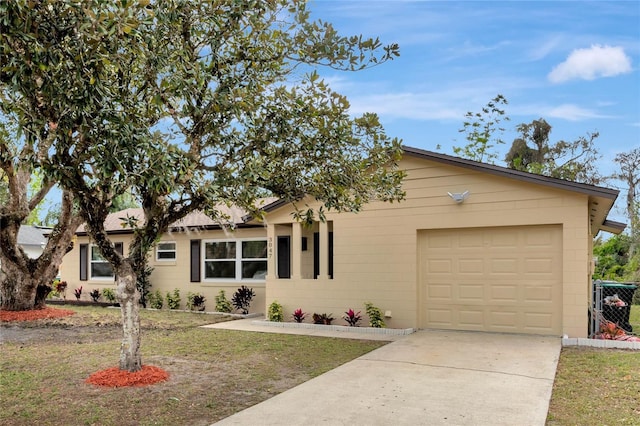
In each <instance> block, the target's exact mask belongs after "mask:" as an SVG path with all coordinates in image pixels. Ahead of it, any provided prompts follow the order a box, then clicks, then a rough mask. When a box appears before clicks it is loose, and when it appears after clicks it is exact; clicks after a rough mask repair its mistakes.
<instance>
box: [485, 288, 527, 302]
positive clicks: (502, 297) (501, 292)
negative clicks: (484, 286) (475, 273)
mask: <svg viewBox="0 0 640 426" xmlns="http://www.w3.org/2000/svg"><path fill="white" fill-rule="evenodd" d="M518 290H519V287H518V286H516V285H492V286H491V300H496V301H503V302H504V301H508V302H513V303H516V302H517V301H518V299H519V298H520V297H519V295H518Z"/></svg>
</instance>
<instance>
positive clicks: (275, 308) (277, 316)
mask: <svg viewBox="0 0 640 426" xmlns="http://www.w3.org/2000/svg"><path fill="white" fill-rule="evenodd" d="M267 318H268V319H269V321H273V322H282V321H284V310H283V309H282V305H281V304H279V303H278V301H277V300H274V301H273V302H272V303H271V304H270V305H269V309H268V310H267Z"/></svg>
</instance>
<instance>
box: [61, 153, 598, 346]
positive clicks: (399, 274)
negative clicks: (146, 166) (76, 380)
mask: <svg viewBox="0 0 640 426" xmlns="http://www.w3.org/2000/svg"><path fill="white" fill-rule="evenodd" d="M401 167H403V168H404V169H405V170H407V173H408V175H407V178H406V179H405V182H404V189H405V190H406V193H407V197H406V200H405V201H403V202H401V203H393V204H389V203H381V202H372V203H370V204H369V205H367V206H365V208H364V209H363V211H362V212H360V213H358V214H351V213H342V214H337V213H332V212H328V213H327V215H326V218H327V222H326V223H315V224H313V226H312V227H309V228H307V227H303V226H302V225H301V224H299V223H294V222H293V219H292V216H291V212H292V207H290V206H285V207H282V208H280V209H278V210H275V211H273V212H270V213H268V215H267V218H266V222H265V227H259V228H252V229H239V230H237V231H235V233H233V234H229V233H225V232H223V231H219V230H218V231H201V232H199V233H195V234H194V233H191V234H189V233H173V234H168V235H167V236H166V237H164V238H162V241H174V242H176V244H177V250H178V251H177V259H176V261H175V262H161V261H156V260H155V253H153V254H152V256H153V257H152V260H151V262H150V265H151V266H153V267H154V268H155V270H154V272H153V274H152V276H151V282H152V284H153V287H152V290H153V291H155V290H160V291H161V292H162V293H163V295H164V294H166V292H168V291H172V290H173V289H174V288H180V290H181V294H182V299H183V306H184V301H185V300H186V294H187V292H188V291H192V292H201V293H203V294H204V295H205V297H206V298H207V302H206V305H207V310H213V308H214V306H215V300H214V298H215V295H216V294H217V293H218V291H219V290H220V289H223V290H225V291H226V293H227V298H229V299H230V298H231V295H232V294H233V292H235V290H236V289H237V288H238V287H239V286H240V285H242V284H245V285H247V286H250V287H252V288H253V289H254V290H255V291H256V293H257V296H256V298H255V299H254V301H253V303H252V307H251V311H252V312H266V309H267V306H268V305H269V304H270V303H271V302H273V301H278V302H279V303H281V304H282V305H283V307H284V312H285V319H287V320H288V319H290V316H291V314H292V312H293V311H294V310H295V309H297V308H302V310H303V311H304V312H307V313H308V314H309V318H308V319H307V321H310V320H311V319H310V317H311V314H312V313H314V312H315V313H331V314H333V317H334V318H336V320H335V321H334V324H345V322H344V321H343V320H342V319H341V316H342V315H343V314H344V312H345V311H346V310H348V309H349V308H352V309H354V310H356V311H358V310H360V311H362V312H363V314H364V306H363V304H364V302H372V303H373V304H374V305H375V306H377V307H379V308H380V309H381V310H382V311H383V312H385V311H389V312H390V317H389V318H386V322H387V326H388V327H392V328H408V327H418V326H419V324H420V309H421V306H420V300H421V296H422V295H421V294H420V291H422V290H421V289H420V285H419V284H418V283H419V271H418V270H417V265H418V264H419V258H418V257H419V235H420V234H421V233H424V232H425V231H429V230H439V229H462V228H485V227H518V226H529V225H556V226H559V227H560V228H561V233H562V291H561V294H562V296H561V297H562V302H561V304H560V305H561V309H562V312H561V313H560V316H561V318H562V334H567V335H569V336H571V337H586V335H587V307H588V303H589V299H590V294H591V291H590V288H591V287H590V281H591V279H590V276H591V275H590V274H591V244H592V235H590V225H589V215H588V213H589V211H588V197H587V195H583V194H579V193H575V192H571V191H564V190H561V189H553V188H550V187H545V186H541V185H536V184H532V183H528V182H523V181H519V180H516V179H511V178H506V177H499V176H494V175H491V174H488V173H483V172H478V171H473V170H470V169H467V168H461V167H454V166H448V165H443V164H441V163H438V162H434V161H428V160H424V159H418V158H415V157H412V156H405V158H404V159H403V160H402V162H401ZM467 190H468V191H470V196H469V197H468V199H467V200H466V201H465V202H464V203H462V204H456V203H455V202H454V201H453V200H452V199H451V198H450V197H449V196H448V195H447V193H448V192H451V193H461V192H464V191H467ZM306 201H307V203H308V204H309V205H310V206H312V207H315V208H317V207H319V205H318V204H317V203H316V202H314V201H312V200H306ZM304 204H305V202H304V201H303V202H300V203H298V207H300V208H304ZM314 232H318V233H319V234H320V250H321V252H320V254H321V256H320V257H321V259H320V263H321V269H320V275H319V276H318V278H317V279H313V266H314V253H313V234H314ZM329 232H333V238H334V244H333V250H334V255H333V266H334V277H333V279H331V278H330V277H329V276H328V254H327V252H328V242H327V237H328V234H329ZM284 235H288V236H290V237H291V278H289V279H279V278H277V276H276V273H277V268H276V266H277V263H276V259H277V256H278V253H277V237H278V236H284ZM254 237H266V238H267V244H268V275H267V277H266V286H265V281H257V280H250V281H247V282H242V281H234V282H224V281H201V282H198V283H191V282H190V280H189V277H190V275H189V264H190V247H189V242H190V240H191V239H201V240H206V239H220V238H228V239H234V238H254ZM303 237H304V238H306V242H307V250H306V251H303V250H302V239H303ZM129 239H130V237H129V236H127V235H122V236H114V237H113V240H114V241H122V242H123V243H124V247H125V251H126V250H127V246H128V242H129ZM86 242H88V239H87V237H80V238H78V241H77V242H76V245H75V248H74V250H73V251H71V252H70V253H69V254H67V256H65V259H64V263H63V266H62V268H61V275H62V279H64V280H66V281H67V282H68V283H69V287H68V288H69V291H68V292H67V294H68V295H69V294H70V295H71V297H73V296H72V295H73V293H72V290H73V289H74V288H76V287H79V286H80V285H82V286H83V287H84V289H85V291H84V292H83V295H86V297H88V294H89V292H90V291H91V290H92V289H93V288H100V289H102V288H105V287H115V286H114V283H113V282H105V281H96V280H93V281H80V280H79V252H78V247H79V244H81V243H86ZM165 306H166V304H165ZM365 322H366V318H365ZM363 325H366V324H363Z"/></svg>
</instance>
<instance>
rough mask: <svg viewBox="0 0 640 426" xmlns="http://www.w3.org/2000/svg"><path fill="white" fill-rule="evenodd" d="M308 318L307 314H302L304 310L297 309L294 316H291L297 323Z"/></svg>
mask: <svg viewBox="0 0 640 426" xmlns="http://www.w3.org/2000/svg"><path fill="white" fill-rule="evenodd" d="M306 317H307V314H306V313H304V312H302V308H298V309H296V310H295V311H293V314H292V315H291V318H293V320H294V321H295V322H297V323H301V322H303V321H304V319H305V318H306Z"/></svg>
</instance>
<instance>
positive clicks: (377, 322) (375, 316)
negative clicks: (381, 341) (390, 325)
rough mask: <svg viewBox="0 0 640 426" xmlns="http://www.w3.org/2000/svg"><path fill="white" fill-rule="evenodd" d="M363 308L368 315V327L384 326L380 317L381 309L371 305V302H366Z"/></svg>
mask: <svg viewBox="0 0 640 426" xmlns="http://www.w3.org/2000/svg"><path fill="white" fill-rule="evenodd" d="M364 308H365V310H366V311H367V315H368V316H369V327H375V328H384V327H386V324H385V323H384V320H383V319H382V311H381V310H380V309H379V308H376V307H375V306H373V304H372V303H371V302H366V303H365V304H364Z"/></svg>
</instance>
